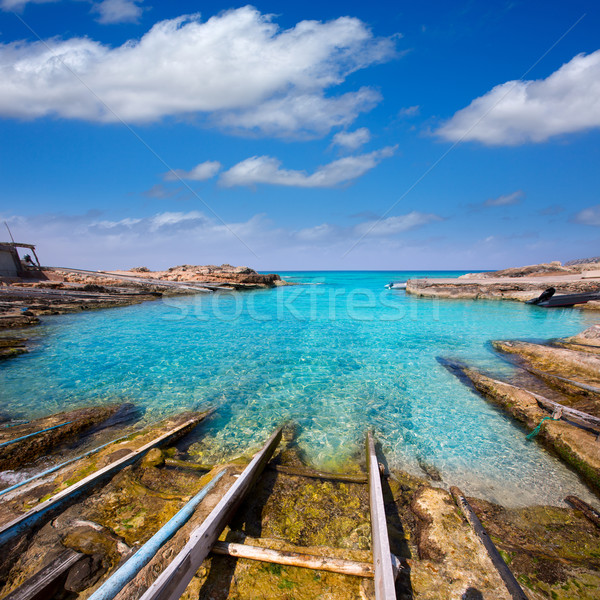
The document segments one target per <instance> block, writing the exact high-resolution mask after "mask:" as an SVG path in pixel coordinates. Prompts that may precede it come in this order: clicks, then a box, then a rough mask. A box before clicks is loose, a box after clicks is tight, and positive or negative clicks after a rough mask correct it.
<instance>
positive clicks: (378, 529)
mask: <svg viewBox="0 0 600 600" xmlns="http://www.w3.org/2000/svg"><path fill="white" fill-rule="evenodd" d="M367 466H368V469H369V505H370V509H371V548H372V551H373V565H374V567H375V598H376V600H395V599H396V585H395V577H394V568H393V565H392V559H391V552H390V540H389V537H388V530H387V520H386V517H385V505H384V503H383V492H382V489H381V474H380V471H379V462H378V460H377V454H376V452H375V442H374V440H373V435H372V434H371V432H369V433H367Z"/></svg>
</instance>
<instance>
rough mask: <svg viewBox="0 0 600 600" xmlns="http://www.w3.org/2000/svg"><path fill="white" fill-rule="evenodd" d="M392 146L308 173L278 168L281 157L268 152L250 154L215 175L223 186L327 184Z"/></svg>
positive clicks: (365, 166)
mask: <svg viewBox="0 0 600 600" xmlns="http://www.w3.org/2000/svg"><path fill="white" fill-rule="evenodd" d="M395 150H396V148H395V147H391V146H390V147H387V148H383V149H381V150H376V151H375V152H370V153H369V154H359V155H358V156H346V157H344V158H340V159H339V160H334V161H333V162H331V163H329V164H327V165H323V166H322V167H319V168H318V169H317V170H316V171H315V172H314V173H313V174H312V175H308V174H307V173H306V172H305V171H294V170H290V169H282V168H281V161H279V160H277V159H276V158H273V157H271V156H253V157H251V158H247V159H246V160H243V161H242V162H240V163H238V164H237V165H234V166H233V167H231V169H229V170H228V171H225V173H223V174H222V175H221V177H220V179H219V181H220V183H221V184H222V185H224V186H226V187H233V186H237V185H255V184H258V183H268V184H271V185H285V186H291V187H301V188H328V187H335V186H337V185H340V184H342V183H346V182H348V181H352V180H353V179H356V178H358V177H360V176H361V175H364V174H365V173H366V172H367V171H370V170H371V169H373V168H374V167H376V166H377V165H378V164H379V163H380V162H381V161H382V160H383V159H384V158H388V157H390V156H392V155H393V154H394V152H395Z"/></svg>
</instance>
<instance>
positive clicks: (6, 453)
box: [0, 405, 119, 470]
mask: <svg viewBox="0 0 600 600" xmlns="http://www.w3.org/2000/svg"><path fill="white" fill-rule="evenodd" d="M118 410H119V406H118V405H109V406H96V407H92V408H82V409H78V410H74V411H69V412H64V413H59V414H56V415H51V416H49V417H44V418H41V419H35V420H33V421H30V422H27V423H23V424H20V425H16V426H15V427H11V428H9V429H4V430H0V443H3V444H6V445H4V446H1V447H0V469H2V470H7V469H18V468H21V467H24V466H26V465H27V464H28V463H31V462H32V461H34V460H35V459H37V458H39V457H41V456H45V455H47V454H50V453H51V452H52V451H53V450H54V449H55V448H56V447H57V446H58V445H59V444H62V443H64V442H66V441H68V440H72V439H74V438H76V437H77V436H78V435H80V434H81V433H82V432H84V431H86V430H87V429H90V428H91V427H93V426H94V425H97V424H98V423H101V422H103V421H106V420H107V419H108V418H110V417H111V416H113V415H114V414H115V413H116V412H117V411H118ZM43 430H47V431H43ZM37 432H41V433H37ZM31 434H36V435H32V436H31V437H26V436H29V435H31ZM19 438H22V439H19ZM12 440H17V441H15V442H12V443H11V441H12Z"/></svg>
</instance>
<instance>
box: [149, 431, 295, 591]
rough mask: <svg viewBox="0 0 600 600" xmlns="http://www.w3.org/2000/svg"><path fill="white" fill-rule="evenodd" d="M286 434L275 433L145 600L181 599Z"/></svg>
mask: <svg viewBox="0 0 600 600" xmlns="http://www.w3.org/2000/svg"><path fill="white" fill-rule="evenodd" d="M282 431H283V428H282V427H280V428H279V429H277V431H275V433H273V435H272V436H271V437H270V438H269V439H268V441H267V442H266V444H265V445H264V446H263V447H262V449H261V450H260V451H259V452H258V453H257V454H256V455H255V456H254V458H253V459H252V461H251V462H250V464H249V465H248V466H247V467H246V468H245V469H244V470H243V471H242V473H241V474H240V476H239V477H238V479H237V481H236V482H235V483H234V484H233V485H232V486H231V487H230V488H229V490H228V491H227V493H226V494H225V495H224V496H223V498H221V500H220V502H219V503H218V504H217V505H216V506H215V508H213V510H212V511H211V513H210V514H209V515H208V517H206V519H205V520H204V522H203V523H202V524H201V525H200V526H199V527H198V528H197V529H195V530H194V531H193V532H192V533H191V535H190V539H189V540H188V542H187V544H186V545H185V546H184V547H183V549H182V550H181V552H179V554H178V555H177V556H176V557H175V558H174V559H173V561H172V562H171V563H170V564H169V566H168V567H167V568H166V569H165V570H164V571H163V572H162V573H161V574H160V575H159V577H158V579H157V580H156V581H155V582H154V583H153V584H152V585H151V586H150V587H149V588H148V590H147V591H146V592H145V594H144V595H143V596H142V598H141V600H177V599H178V598H179V597H180V596H181V595H182V594H183V592H184V591H185V588H186V587H187V586H188V584H189V582H190V581H191V580H192V577H193V576H194V574H195V573H196V571H197V570H198V569H199V568H200V565H201V564H202V562H203V561H204V559H205V558H206V557H207V556H208V554H209V552H210V550H211V548H212V547H213V545H214V543H215V542H216V541H217V539H218V537H219V535H220V534H221V531H223V529H224V527H225V525H227V523H228V522H229V520H230V519H231V517H232V516H233V514H234V513H235V511H236V510H237V508H238V507H239V505H240V504H241V502H242V500H243V499H244V496H245V495H246V494H247V493H248V491H249V490H250V488H251V487H252V485H253V484H254V482H255V481H256V479H257V478H258V477H259V476H260V474H261V473H262V471H263V469H264V468H265V466H266V464H267V462H269V460H270V458H271V456H272V455H273V452H275V448H277V445H278V444H279V442H280V440H281V434H282Z"/></svg>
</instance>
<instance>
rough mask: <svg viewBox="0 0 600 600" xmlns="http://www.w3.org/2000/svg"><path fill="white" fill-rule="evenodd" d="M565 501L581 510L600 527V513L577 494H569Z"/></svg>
mask: <svg viewBox="0 0 600 600" xmlns="http://www.w3.org/2000/svg"><path fill="white" fill-rule="evenodd" d="M565 502H568V503H569V504H570V505H571V506H573V507H574V508H576V509H577V510H580V511H581V512H582V513H583V514H584V515H585V516H586V517H587V518H588V519H589V520H590V521H591V522H592V523H593V524H594V525H595V526H596V527H600V513H599V512H598V511H597V510H596V509H595V508H594V507H593V506H591V505H589V504H588V503H587V502H584V501H583V500H582V499H581V498H578V497H577V496H567V497H566V498H565Z"/></svg>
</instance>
